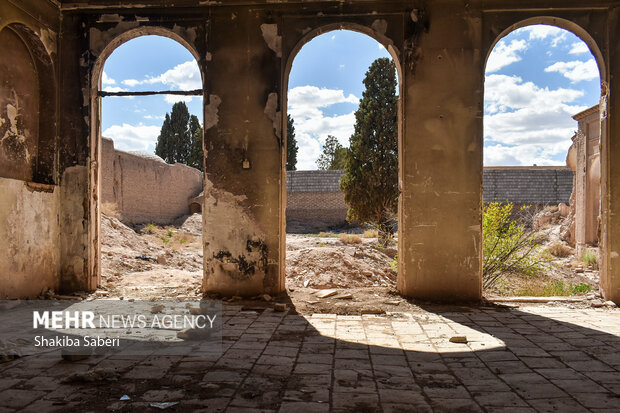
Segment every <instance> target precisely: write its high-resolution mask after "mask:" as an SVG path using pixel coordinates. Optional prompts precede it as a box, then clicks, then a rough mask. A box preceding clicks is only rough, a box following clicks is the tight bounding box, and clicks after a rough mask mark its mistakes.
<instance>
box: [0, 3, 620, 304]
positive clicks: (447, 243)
mask: <svg viewBox="0 0 620 413" xmlns="http://www.w3.org/2000/svg"><path fill="white" fill-rule="evenodd" d="M16 3H17V2H7V1H0V28H3V27H4V26H5V25H6V24H7V23H15V22H20V23H23V24H24V25H26V26H28V27H31V28H32V29H31V32H32V33H35V37H37V36H38V38H39V43H41V44H43V45H44V46H43V47H42V48H39V49H38V50H45V51H46V52H45V54H46V55H51V56H50V61H51V62H52V64H51V66H49V65H48V67H51V69H53V68H54V67H56V66H57V63H58V62H56V59H57V56H62V61H61V62H59V63H60V67H61V69H62V70H58V71H57V72H56V71H54V70H51V73H52V75H51V79H52V80H50V81H45V82H40V84H41V85H43V84H46V85H47V84H50V85H52V86H53V87H55V88H56V90H58V91H60V92H61V93H59V94H58V99H57V100H52V102H53V103H52V104H46V105H40V108H42V107H52V108H53V109H54V111H53V112H52V114H51V115H50V114H49V113H46V114H45V116H48V117H49V116H51V121H50V122H47V123H49V124H51V125H52V130H53V135H52V136H54V137H56V136H57V137H58V138H57V139H58V140H57V141H55V140H54V139H46V140H45V142H46V143H45V145H44V147H43V149H41V138H40V139H39V154H38V161H37V167H39V168H40V167H41V165H43V166H45V165H47V166H48V167H47V168H43V169H42V170H43V171H47V172H49V171H50V170H51V171H53V174H51V175H50V174H47V175H46V173H47V172H46V173H43V174H42V176H44V177H45V176H51V178H52V182H54V183H56V184H58V185H59V186H60V211H59V217H60V221H59V222H60V230H61V234H62V235H61V242H60V255H59V260H60V265H61V273H62V277H61V285H60V288H65V289H68V290H70V289H76V288H94V287H95V286H96V284H97V282H98V265H99V260H98V245H99V223H98V218H97V217H98V216H99V215H98V212H99V211H98V209H99V206H100V200H99V191H100V188H99V186H100V183H99V182H98V173H99V168H100V157H101V148H100V142H99V140H98V136H99V134H100V120H99V118H98V117H99V113H100V112H99V102H100V98H99V97H97V91H98V88H99V84H100V76H101V70H102V67H103V64H104V63H105V59H106V58H107V56H109V54H110V53H111V52H112V51H113V50H114V48H115V47H117V46H118V45H120V44H121V43H122V42H124V41H127V40H129V39H130V38H132V37H136V36H139V35H145V34H159V35H166V36H169V37H171V38H173V39H175V40H177V41H179V42H180V43H181V44H183V45H184V46H186V47H187V48H188V50H190V51H191V52H192V53H193V54H194V56H195V57H196V59H197V61H198V64H199V67H200V69H201V71H202V74H203V77H204V79H203V80H204V82H203V84H204V96H205V99H204V102H205V108H204V113H205V119H204V120H205V143H204V145H205V162H206V171H205V173H206V179H205V214H204V224H205V228H208V232H206V233H205V246H204V257H205V279H204V288H205V290H209V291H216V292H222V293H227V294H228V293H237V294H242V295H253V294H256V293H259V292H263V291H264V292H271V293H275V292H279V291H283V289H284V242H285V241H284V223H285V212H284V207H285V198H286V195H285V183H284V176H285V172H284V153H285V147H284V145H285V142H286V139H285V138H286V137H285V136H280V135H285V130H286V127H285V124H284V122H285V120H286V106H287V105H286V90H287V82H288V71H289V69H290V67H291V65H292V61H293V59H294V56H295V55H296V53H297V52H298V51H299V49H300V48H301V46H302V45H303V44H305V43H306V42H308V41H310V40H311V39H312V38H313V36H316V35H318V34H320V33H324V32H326V31H329V30H336V29H351V30H356V31H359V32H362V33H365V34H367V35H369V36H372V37H374V38H375V39H377V40H378V41H380V42H381V43H382V44H383V45H384V46H386V48H387V49H388V50H389V51H390V53H391V54H392V56H393V57H394V58H395V61H396V64H397V69H398V73H399V76H400V82H399V85H400V87H401V90H400V97H401V102H400V112H401V113H399V115H400V125H399V131H400V136H399V149H400V152H399V156H400V172H399V186H400V189H401V199H400V211H399V218H400V222H399V230H400V234H399V235H400V244H399V276H398V277H399V279H398V288H399V289H400V291H401V292H402V293H403V294H405V295H407V296H413V297H418V298H423V299H436V300H477V299H479V298H480V296H481V254H482V252H481V206H482V147H483V139H482V133H483V132H482V117H483V90H484V66H485V60H486V58H487V56H488V54H489V53H490V51H491V49H492V47H493V45H494V44H495V43H496V42H497V41H498V40H499V39H500V38H501V37H502V36H504V35H506V34H508V33H509V32H510V31H511V30H513V29H515V28H518V27H521V26H523V25H527V24H541V23H542V24H551V25H556V26H559V27H562V28H565V29H568V30H571V31H573V32H574V33H575V34H576V35H578V36H580V37H581V38H582V39H583V40H584V41H585V42H586V43H587V44H588V46H589V47H590V50H591V51H592V53H593V55H594V56H595V58H596V59H597V63H598V65H599V69H600V72H601V78H602V81H603V85H604V87H603V97H602V101H603V102H605V108H606V109H605V113H606V114H607V116H604V117H603V119H602V122H601V130H602V139H601V171H602V174H601V185H602V186H601V187H602V191H601V205H602V211H603V214H602V218H601V237H602V239H601V245H602V285H603V288H604V290H605V295H606V297H607V298H610V299H613V300H616V301H619V302H620V219H618V218H617V217H619V216H620V163H619V162H614V161H613V160H615V159H620V143H619V142H618V140H617V139H611V137H613V136H615V135H617V134H618V132H617V130H618V128H620V123H618V122H619V121H618V118H620V109H619V107H620V103H619V102H618V100H617V99H618V98H617V96H618V94H620V90H618V87H619V86H618V85H617V83H614V82H610V79H613V78H618V77H619V76H620V73H619V70H620V41H618V39H617V37H618V34H619V33H620V30H619V29H620V28H619V27H618V17H619V13H620V11H619V7H620V6H619V5H618V2H617V1H616V0H487V1H484V2H482V1H471V2H463V1H461V0H413V1H411V0H407V1H405V0H402V1H401V0H393V1H378V0H348V1H334V2H331V1H312V0H307V1H301V0H289V1H284V0H283V1H278V2H264V1H259V0H240V1H235V2H204V1H199V0H179V1H176V2H174V5H171V4H170V2H165V1H163V0H142V1H131V0H126V1H123V2H118V1H117V0H90V1H86V0H84V1H77V2H75V1H64V0H60V1H59V2H38V1H35V0H25V1H23V2H19V5H16ZM33 16H35V17H33ZM61 16H62V20H61V19H60V17H61ZM61 21H62V24H61V23H60V22H61ZM54 42H58V43H57V44H56V45H54ZM27 46H28V47H29V48H30V47H32V46H31V45H30V44H28V45H27ZM50 50H58V51H59V53H56V54H51V52H49V51H50ZM17 67H19V66H17ZM1 70H4V71H7V70H11V71H12V70H13V69H12V68H10V69H6V68H5V69H1ZM47 72H50V71H49V70H47V69H45V65H39V66H37V74H38V75H39V78H40V77H41V75H42V73H47ZM56 73H57V74H56ZM0 76H5V77H6V76H9V75H7V74H6V73H4V74H1V73H0ZM614 76H615V77H614ZM13 83H18V82H17V81H16V82H13ZM41 96H43V95H41ZM46 96H51V95H50V94H49V93H48V94H47V95H46ZM207 97H208V98H207ZM10 98H11V93H10V91H9V89H7V88H3V89H2V90H1V92H0V99H4V100H7V99H10ZM46 102H50V101H49V99H48V100H46ZM56 105H57V107H56ZM0 109H2V108H0ZM42 113H43V112H41V109H39V115H41V114H42ZM32 114H33V116H34V115H36V113H34V112H33V113H32ZM56 114H61V115H56ZM3 117H5V116H4V115H3ZM43 123H45V122H43ZM47 123H45V124H47ZM39 129H40V130H47V129H45V128H44V129H41V128H39ZM41 155H52V157H51V159H53V160H55V161H54V162H53V163H50V162H49V160H47V161H43V162H42V158H41ZM50 165H51V168H50V167H49V166H50ZM0 170H2V166H1V165H0ZM36 176H41V174H39V173H35V177H36ZM45 179H49V178H45ZM207 203H208V205H207ZM28 225H30V224H28ZM213 226H215V228H217V230H214V227H213Z"/></svg>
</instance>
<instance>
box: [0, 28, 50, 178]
mask: <svg viewBox="0 0 620 413" xmlns="http://www.w3.org/2000/svg"><path fill="white" fill-rule="evenodd" d="M0 45H2V50H3V59H2V62H0V76H1V78H0V85H2V88H3V89H4V90H5V93H2V95H1V96H0V118H1V119H2V121H0V136H2V139H1V143H0V176H3V177H7V178H12V179H20V180H24V181H33V182H37V183H44V184H53V183H54V182H55V177H54V174H55V172H54V171H55V165H54V159H55V154H54V153H55V149H56V145H55V138H54V137H55V135H56V122H55V109H54V108H55V104H56V102H55V92H54V86H53V85H54V71H53V67H52V63H51V60H50V58H49V55H48V54H47V51H46V50H45V47H44V46H43V44H42V43H41V42H40V40H39V39H38V38H37V37H36V35H35V34H34V32H33V31H32V30H30V29H29V28H28V27H26V26H24V25H22V24H18V23H14V24H9V25H7V26H6V27H4V28H3V29H2V30H0ZM16 67H18V68H19V69H18V70H15V68H16Z"/></svg>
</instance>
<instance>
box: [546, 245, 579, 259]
mask: <svg viewBox="0 0 620 413" xmlns="http://www.w3.org/2000/svg"><path fill="white" fill-rule="evenodd" d="M547 251H549V253H550V254H551V255H553V256H555V257H560V258H564V257H568V256H569V255H571V254H572V253H573V249H572V248H571V247H569V246H567V245H564V244H562V243H561V242H556V243H554V244H552V245H550V246H549V247H548V248H547Z"/></svg>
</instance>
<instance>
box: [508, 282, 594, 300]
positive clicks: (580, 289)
mask: <svg viewBox="0 0 620 413" xmlns="http://www.w3.org/2000/svg"><path fill="white" fill-rule="evenodd" d="M590 291H592V286H591V285H590V284H587V283H583V282H582V283H579V284H573V283H571V282H569V283H568V284H566V283H564V282H563V281H559V280H555V281H550V282H548V283H544V284H536V283H534V284H530V285H527V286H525V287H524V288H522V289H520V290H519V291H517V293H516V295H518V296H532V297H563V296H564V297H565V296H572V295H577V294H586V293H589V292H590Z"/></svg>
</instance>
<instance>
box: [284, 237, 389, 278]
mask: <svg viewBox="0 0 620 413" xmlns="http://www.w3.org/2000/svg"><path fill="white" fill-rule="evenodd" d="M287 241H288V248H287V253H286V283H287V286H291V287H295V288H301V287H309V288H319V289H324V288H346V287H378V286H380V287H393V286H394V285H395V283H396V273H395V272H394V271H393V270H392V269H391V267H390V263H391V262H392V261H393V251H392V250H387V251H386V250H380V249H378V248H376V246H375V244H376V240H374V239H364V240H363V242H362V243H359V244H345V243H343V242H341V241H339V240H338V239H334V238H318V237H313V238H309V237H301V236H288V237H287Z"/></svg>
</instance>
